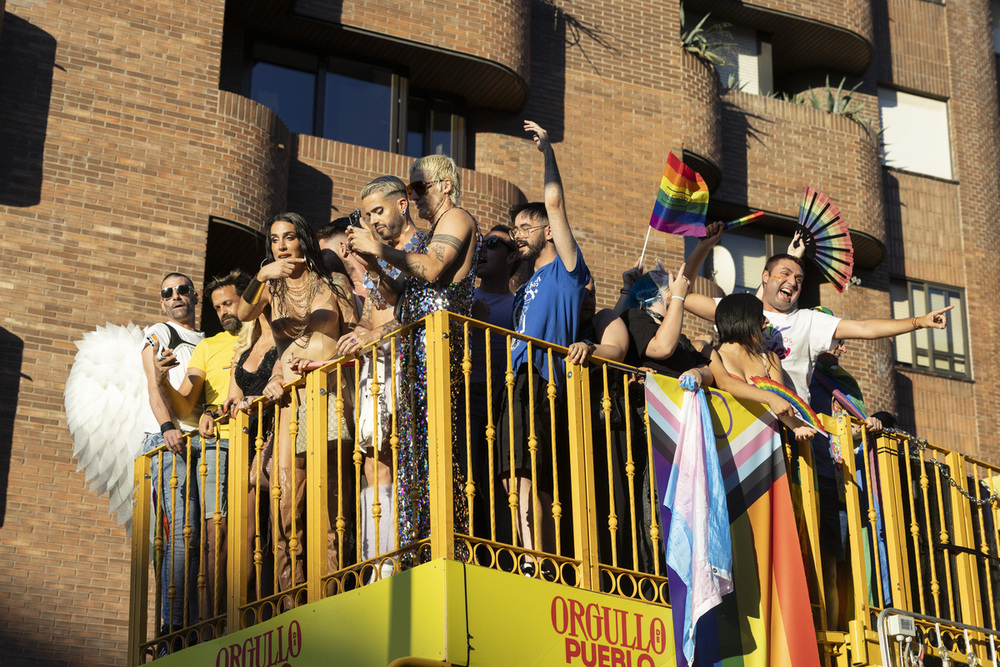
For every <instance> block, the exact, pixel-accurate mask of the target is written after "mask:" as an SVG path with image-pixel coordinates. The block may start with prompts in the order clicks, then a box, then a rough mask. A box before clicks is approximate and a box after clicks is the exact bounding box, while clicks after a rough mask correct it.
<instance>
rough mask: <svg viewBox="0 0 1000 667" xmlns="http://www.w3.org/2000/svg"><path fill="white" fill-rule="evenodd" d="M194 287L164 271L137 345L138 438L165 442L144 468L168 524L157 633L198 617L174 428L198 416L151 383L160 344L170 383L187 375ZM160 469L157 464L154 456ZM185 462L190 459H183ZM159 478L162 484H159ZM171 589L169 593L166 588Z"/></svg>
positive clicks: (147, 443) (193, 541) (183, 469)
mask: <svg viewBox="0 0 1000 667" xmlns="http://www.w3.org/2000/svg"><path fill="white" fill-rule="evenodd" d="M197 305H198V293H197V292H196V291H195V289H194V283H192V282H191V279H190V278H188V277H187V276H185V275H183V274H181V273H168V274H167V275H166V276H165V277H164V278H163V280H162V282H161V283H160V310H161V311H162V312H163V315H164V316H165V317H166V318H167V319H166V321H164V322H159V323H157V324H154V325H152V326H150V327H148V328H147V329H146V330H145V332H143V333H144V342H143V347H142V350H141V353H142V369H143V371H144V372H145V374H146V383H147V387H148V391H149V410H148V411H147V415H146V427H145V431H146V434H145V436H144V439H143V448H142V451H143V453H147V452H150V451H152V450H154V449H156V448H158V447H161V446H163V445H166V451H165V452H164V453H163V455H162V458H161V457H160V456H154V457H153V460H152V467H151V469H150V473H151V476H152V478H153V488H154V489H155V490H156V497H157V500H158V502H160V503H161V505H162V507H163V513H164V516H165V519H166V522H167V525H168V526H169V533H168V535H169V538H168V540H167V543H166V544H164V553H163V560H162V562H163V570H162V580H161V595H162V607H161V609H162V619H161V620H162V624H163V627H162V628H161V631H160V634H166V633H168V632H172V631H174V630H177V629H179V628H181V627H182V626H183V625H185V624H190V623H194V622H196V621H197V620H198V594H197V576H198V555H197V554H198V533H197V531H196V528H197V523H198V522H197V521H196V520H195V519H194V517H197V515H198V514H197V512H198V508H197V495H196V494H189V493H188V484H187V476H188V471H189V469H190V472H191V474H196V469H195V467H194V462H193V461H190V462H189V461H188V460H187V458H186V454H185V452H184V439H183V437H182V434H181V431H180V428H181V426H183V427H184V428H185V429H187V430H193V429H196V428H198V416H197V415H194V417H193V418H187V419H184V420H181V419H178V418H177V416H176V414H175V413H174V412H173V411H172V410H171V409H170V406H169V405H168V404H167V402H166V401H165V400H164V399H163V397H162V396H160V392H159V390H158V389H157V372H156V365H155V358H156V356H157V353H158V352H159V351H160V350H166V349H168V348H169V349H173V351H174V355H175V356H176V357H177V360H178V362H179V363H178V365H177V366H176V367H174V368H173V369H171V370H170V373H169V375H168V379H169V381H170V384H171V385H172V386H173V387H179V386H181V383H183V382H184V378H185V377H187V365H188V362H189V361H190V360H191V354H192V353H193V352H194V348H195V346H197V345H198V343H200V342H201V341H202V339H204V337H205V334H203V333H202V332H200V331H195V328H194V325H195V306H197ZM161 460H162V461H163V469H162V471H161V470H160V461H161ZM189 464H190V465H189ZM174 471H176V473H177V487H176V489H171V483H170V478H171V476H172V475H173V473H174ZM161 481H162V484H161ZM188 517H190V518H191V521H192V524H193V525H192V531H193V532H192V534H191V538H190V541H189V543H188V569H187V577H186V578H185V571H184V555H185V554H184V539H183V536H182V534H183V528H184V524H185V523H186V521H187V520H188ZM171 589H173V591H174V593H173V596H172V597H171V596H170V590H171ZM185 590H186V591H187V599H188V613H187V614H186V616H187V617H186V618H185V613H184V597H185V595H184V592H185Z"/></svg>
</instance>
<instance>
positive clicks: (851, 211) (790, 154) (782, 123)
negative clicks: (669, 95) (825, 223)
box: [715, 91, 885, 243]
mask: <svg viewBox="0 0 1000 667" xmlns="http://www.w3.org/2000/svg"><path fill="white" fill-rule="evenodd" d="M723 101H724V105H723V111H722V127H723V130H722V135H723V139H722V143H723V162H724V164H725V167H726V176H725V180H724V181H723V183H722V186H721V187H720V188H719V191H718V192H717V193H716V195H715V196H716V198H718V199H721V200H723V201H726V202H729V203H733V204H740V205H744V206H748V207H751V208H761V209H764V210H765V211H772V212H775V213H781V214H785V215H789V216H792V217H797V216H798V211H799V201H800V200H801V197H802V185H803V183H808V184H809V185H811V186H812V187H814V188H816V189H818V190H820V191H821V192H823V193H825V194H826V195H827V196H828V197H830V199H831V200H832V201H833V202H834V203H835V204H837V206H838V207H840V210H841V213H843V215H844V218H845V219H846V220H847V224H848V226H849V227H850V228H851V229H857V230H859V231H862V232H865V233H867V234H869V235H871V236H872V237H874V238H875V239H877V240H878V241H879V242H881V243H885V224H884V222H883V203H882V179H881V173H882V168H881V165H880V162H879V158H878V148H877V146H876V143H875V140H874V139H873V138H872V137H871V136H869V134H868V132H867V131H866V130H865V128H863V127H861V126H860V125H859V124H858V123H855V122H854V121H852V120H849V119H847V118H844V117H843V116H836V115H833V114H828V113H825V112H823V111H818V110H816V109H812V108H809V107H804V106H799V105H795V104H790V103H788V102H783V101H781V100H777V99H771V98H767V97H760V96H758V95H750V94H748V93H743V92H739V91H729V92H728V93H726V95H725V96H724V97H723Z"/></svg>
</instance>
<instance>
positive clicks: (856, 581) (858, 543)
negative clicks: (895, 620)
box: [829, 412, 869, 664]
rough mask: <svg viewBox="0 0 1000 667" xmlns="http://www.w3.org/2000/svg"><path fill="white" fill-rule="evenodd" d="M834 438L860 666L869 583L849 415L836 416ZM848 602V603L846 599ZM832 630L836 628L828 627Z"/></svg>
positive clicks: (852, 629) (855, 653)
mask: <svg viewBox="0 0 1000 667" xmlns="http://www.w3.org/2000/svg"><path fill="white" fill-rule="evenodd" d="M830 437H831V438H837V439H838V440H839V441H840V451H841V452H843V454H844V456H843V471H844V482H845V485H846V488H845V489H844V502H845V504H846V509H847V531H848V535H850V536H851V538H852V539H849V540H848V543H847V546H846V549H847V551H848V553H849V554H850V566H851V586H852V587H853V589H854V618H853V619H851V620H850V621H849V622H848V631H849V635H850V638H851V655H852V656H853V658H854V660H855V661H856V662H858V663H862V664H863V663H867V662H868V644H867V643H866V641H865V632H864V630H865V626H866V625H867V624H868V623H869V620H868V580H867V578H866V577H865V554H864V544H863V542H862V540H861V530H862V528H861V506H860V502H859V499H858V484H857V476H856V470H855V469H854V437H853V432H852V424H851V418H850V417H848V416H847V414H846V413H843V412H841V413H839V414H838V415H837V431H836V433H831V434H830ZM845 603H846V600H845ZM829 629H831V630H834V629H837V628H829Z"/></svg>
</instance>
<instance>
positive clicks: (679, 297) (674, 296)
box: [670, 294, 686, 303]
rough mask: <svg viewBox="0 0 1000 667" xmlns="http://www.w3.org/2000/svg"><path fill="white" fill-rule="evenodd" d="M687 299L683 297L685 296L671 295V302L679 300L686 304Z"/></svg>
mask: <svg viewBox="0 0 1000 667" xmlns="http://www.w3.org/2000/svg"><path fill="white" fill-rule="evenodd" d="M685 298H686V297H683V296H679V295H677V294H671V295H670V300H671V301H673V300H674V299H678V300H679V301H680V302H681V303H684V299H685Z"/></svg>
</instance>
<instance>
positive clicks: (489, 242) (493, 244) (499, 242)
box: [483, 236, 514, 250]
mask: <svg viewBox="0 0 1000 667" xmlns="http://www.w3.org/2000/svg"><path fill="white" fill-rule="evenodd" d="M497 246H503V247H504V248H507V250H514V244H512V243H508V242H507V241H504V240H503V239H502V238H499V237H497V236H491V237H489V238H488V239H486V240H485V241H483V247H484V248H486V249H487V250H496V249H497Z"/></svg>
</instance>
